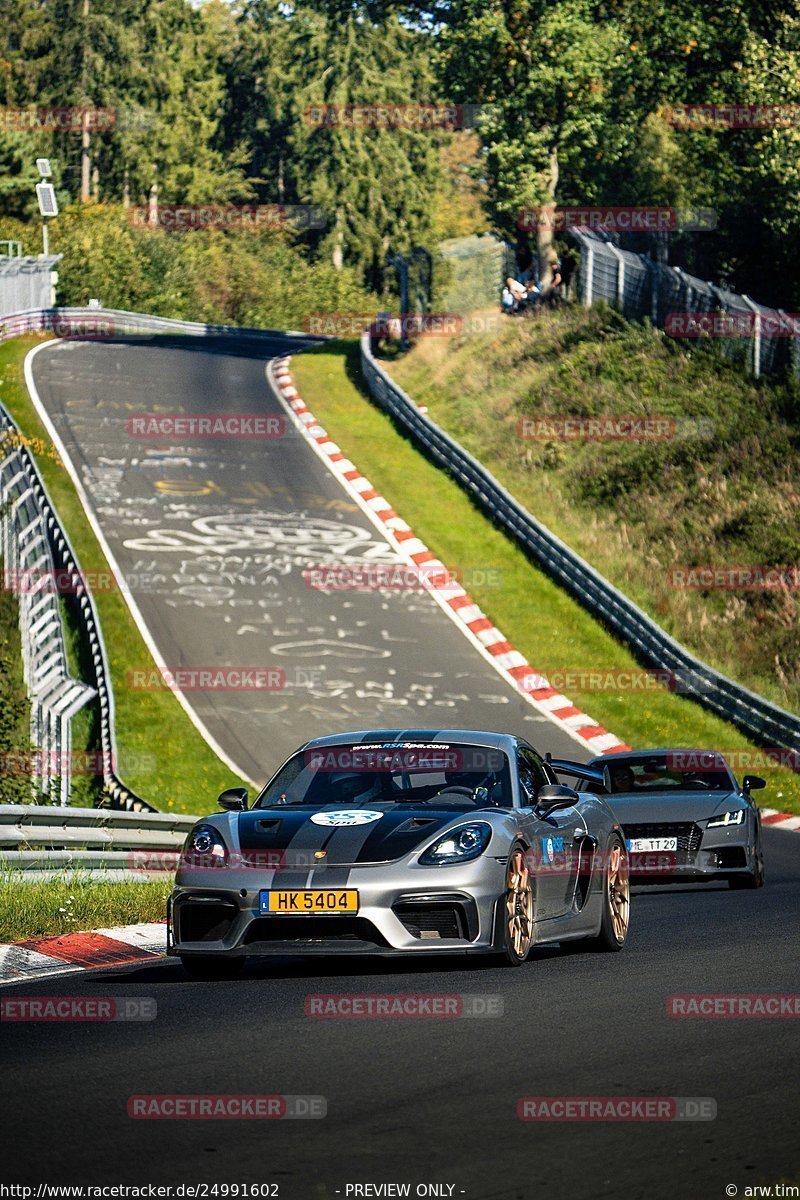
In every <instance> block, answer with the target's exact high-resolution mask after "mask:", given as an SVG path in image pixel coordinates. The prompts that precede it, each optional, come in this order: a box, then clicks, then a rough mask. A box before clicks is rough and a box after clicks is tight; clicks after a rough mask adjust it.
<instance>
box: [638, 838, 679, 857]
mask: <svg viewBox="0 0 800 1200" xmlns="http://www.w3.org/2000/svg"><path fill="white" fill-rule="evenodd" d="M628 849H629V850H630V852H631V854H652V853H653V851H658V850H677V849H678V839H677V838H676V837H662V838H656V837H653V838H629V839H628Z"/></svg>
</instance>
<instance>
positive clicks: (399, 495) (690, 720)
mask: <svg viewBox="0 0 800 1200" xmlns="http://www.w3.org/2000/svg"><path fill="white" fill-rule="evenodd" d="M292 369H293V373H294V376H295V380H296V383H297V387H298V389H299V391H300V394H301V395H302V396H303V398H304V399H305V401H306V402H307V404H308V405H309V407H310V408H311V410H312V411H313V412H314V414H315V416H317V417H318V418H319V420H320V422H321V423H322V424H323V425H324V426H325V428H326V429H327V431H328V433H329V434H330V436H331V437H332V438H333V440H334V441H335V442H336V443H337V444H338V445H339V446H341V448H342V450H343V451H344V453H345V454H346V455H347V456H348V457H349V458H352V459H353V461H354V462H355V463H356V464H357V466H358V467H359V469H360V470H361V471H363V472H364V474H365V475H366V476H367V477H368V478H369V479H370V480H371V482H372V483H373V485H374V486H375V487H376V488H377V489H378V491H379V492H381V494H382V495H384V496H385V497H386V499H387V500H388V501H389V503H390V504H391V505H392V506H393V507H395V508H396V509H397V511H398V512H399V513H400V514H401V516H402V517H403V519H404V520H406V521H408V523H409V524H410V525H411V526H412V528H413V529H414V531H415V532H416V533H417V535H418V536H419V537H420V538H422V540H423V541H424V542H425V543H426V544H427V545H428V546H429V547H430V549H431V550H432V551H433V552H434V553H435V554H436V555H437V556H438V557H439V558H440V559H441V560H442V561H443V562H444V563H446V564H447V565H448V567H450V568H451V569H453V570H456V569H457V570H458V572H459V577H460V578H461V579H462V580H463V584H464V587H465V588H466V589H467V591H468V592H470V594H471V595H472V596H473V597H474V599H475V600H476V601H477V603H478V604H479V605H480V606H481V608H482V609H483V610H484V612H486V614H487V615H488V616H490V617H491V619H492V620H493V622H494V623H495V624H496V625H497V626H498V628H499V629H501V630H502V631H503V633H504V634H505V635H506V637H507V638H508V639H509V640H510V641H511V642H512V643H513V644H514V645H515V646H516V647H517V649H519V650H520V651H521V653H523V654H524V655H525V656H526V657H527V659H528V661H529V662H530V663H531V664H532V666H534V667H535V668H536V669H537V670H539V671H541V672H542V673H543V674H545V675H547V674H551V675H554V674H557V673H559V672H567V671H573V672H581V673H582V674H583V676H584V677H585V674H586V672H587V671H595V672H597V671H599V672H604V673H607V672H614V671H628V670H637V668H638V667H639V664H638V663H637V661H636V660H635V659H634V658H633V656H632V655H631V654H630V653H629V651H628V650H627V649H626V648H625V647H624V646H622V645H620V644H619V643H618V642H617V641H616V640H615V639H614V638H613V637H612V636H611V634H610V633H608V632H607V631H606V630H605V629H604V628H603V627H602V626H601V625H600V624H598V622H596V621H594V620H593V619H592V618H591V617H590V616H589V615H588V614H587V613H586V612H585V611H584V610H583V609H582V608H581V607H580V606H579V605H578V604H577V603H575V601H573V600H572V599H570V597H569V596H567V595H566V593H565V592H563V591H562V590H561V589H560V588H558V587H557V586H556V584H555V583H553V581H552V580H550V579H549V578H548V577H547V576H546V575H544V574H543V573H542V572H541V571H539V570H538V569H537V568H536V567H535V566H533V565H532V564H531V563H530V561H529V560H528V559H527V558H526V557H525V555H524V554H523V553H522V551H521V550H520V549H518V548H517V547H516V546H515V545H514V544H513V543H512V542H511V541H510V540H509V539H508V538H507V537H506V536H505V534H504V533H502V532H501V531H500V530H499V529H497V528H495V527H494V526H493V525H492V524H491V523H490V522H489V521H488V520H487V519H486V518H485V517H484V516H483V515H482V514H481V513H480V512H479V511H478V510H477V509H476V508H475V506H474V505H473V504H472V502H471V501H470V500H469V499H468V497H467V496H466V495H465V494H464V492H462V491H461V489H460V487H459V486H458V485H457V484H456V483H455V482H454V481H453V480H451V479H449V478H448V477H447V476H446V475H445V474H444V473H443V472H442V471H440V470H439V469H438V468H437V467H435V466H433V464H431V463H430V462H428V460H427V459H426V458H424V456H423V455H422V454H420V453H419V452H418V451H417V450H416V449H415V448H414V447H413V445H412V444H411V443H410V442H409V441H408V439H407V438H405V437H404V436H403V434H402V433H401V432H400V431H399V430H398V429H397V428H396V427H395V426H394V424H393V422H392V421H391V420H390V418H389V417H387V416H386V415H385V414H384V413H383V412H381V411H380V410H379V409H378V408H376V407H375V406H374V405H373V404H372V403H371V401H370V400H369V398H368V396H367V394H366V392H365V390H364V389H363V388H362V385H361V369H360V364H359V350H358V346H357V345H355V344H350V343H345V342H334V343H328V344H327V345H325V346H324V347H318V348H316V349H314V350H311V351H308V352H306V353H304V354H302V355H298V356H297V357H295V358H294V359H293V364H292ZM567 694H568V695H569V696H570V699H572V700H573V702H574V703H575V704H577V705H578V706H579V707H580V708H583V709H584V710H585V711H586V712H588V713H589V714H590V715H591V716H592V717H594V718H595V719H596V720H597V721H598V722H599V723H600V724H601V725H604V726H605V727H606V728H608V729H611V730H612V731H613V732H614V733H615V734H616V735H617V736H618V737H620V738H622V739H623V740H625V741H627V742H629V743H630V744H631V745H632V746H669V745H672V746H697V747H714V748H717V749H719V750H721V751H727V752H729V753H733V752H750V753H752V755H753V759H754V763H753V767H752V772H753V773H759V774H763V775H764V776H765V778H766V779H767V780H768V784H769V786H768V789H767V790H766V791H764V792H761V793H759V799H760V800H761V802H762V803H763V804H764V805H765V806H769V807H774V808H780V809H783V810H786V811H790V812H800V777H799V776H797V775H795V774H794V773H793V772H791V771H787V770H775V769H769V770H767V769H764V770H759V769H757V768H758V767H759V766H761V765H763V763H762V762H761V759H763V755H761V756H760V752H759V750H758V748H757V747H756V746H755V745H754V743H752V742H750V741H749V740H748V739H747V738H746V737H745V736H744V735H743V734H741V733H739V732H738V731H737V730H736V729H734V728H733V727H732V726H731V725H729V724H728V723H727V722H725V721H721V720H719V719H718V718H717V717H715V716H713V715H712V714H711V713H708V712H707V711H706V710H704V709H703V708H701V707H700V706H699V705H698V704H695V703H693V702H692V701H690V700H688V699H686V698H685V697H682V696H678V695H675V694H673V693H670V692H668V691H666V690H665V689H663V688H657V689H654V690H648V691H646V692H639V693H635V692H630V691H619V690H617V691H613V690H607V689H604V690H586V689H581V688H578V689H573V690H572V691H571V692H568V693H567ZM540 749H541V750H546V749H547V747H546V746H541V747H540ZM744 773H746V771H742V770H738V771H737V774H738V775H740V776H741V775H742V774H744Z"/></svg>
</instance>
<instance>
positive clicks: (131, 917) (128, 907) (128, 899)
mask: <svg viewBox="0 0 800 1200" xmlns="http://www.w3.org/2000/svg"><path fill="white" fill-rule="evenodd" d="M171 890H172V880H171V879H168V878H166V877H165V879H164V880H163V881H162V880H159V881H158V882H157V883H152V882H148V883H135V882H131V883H111V882H109V883H104V882H103V881H102V880H95V879H90V878H88V877H86V878H81V877H80V876H78V875H76V876H73V877H72V879H48V880H46V881H45V880H43V881H42V882H41V883H37V882H36V881H34V882H33V883H28V882H27V881H24V880H21V879H15V878H14V876H13V874H12V875H9V876H6V877H4V878H2V879H0V942H19V941H22V940H23V939H25V938H33V937H44V936H46V935H55V936H60V935H62V934H65V933H79V932H81V931H84V930H87V929H108V928H110V927H111V926H115V925H135V924H137V923H138V922H140V921H162V920H163V919H164V916H165V915H166V910H167V907H166V906H167V896H168V895H169V893H170V892H171Z"/></svg>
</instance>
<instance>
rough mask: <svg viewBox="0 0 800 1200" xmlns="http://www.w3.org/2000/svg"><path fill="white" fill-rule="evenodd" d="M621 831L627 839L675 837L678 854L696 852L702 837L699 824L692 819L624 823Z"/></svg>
mask: <svg viewBox="0 0 800 1200" xmlns="http://www.w3.org/2000/svg"><path fill="white" fill-rule="evenodd" d="M623 833H624V834H625V837H626V838H628V839H630V838H672V837H674V838H677V839H678V853H679V854H680V853H683V854H696V853H697V851H698V850H699V849H700V842H701V841H702V838H703V831H702V829H701V828H700V826H699V825H695V824H694V822H693V821H683V822H680V823H674V822H673V823H669V822H665V823H662V824H658V823H656V822H654V823H653V824H652V825H651V824H647V825H626V826H625V828H624V830H623Z"/></svg>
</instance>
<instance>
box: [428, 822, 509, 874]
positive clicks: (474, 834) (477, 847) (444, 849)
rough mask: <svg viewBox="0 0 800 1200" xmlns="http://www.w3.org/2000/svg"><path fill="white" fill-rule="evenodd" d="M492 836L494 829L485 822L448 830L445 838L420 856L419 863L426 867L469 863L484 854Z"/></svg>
mask: <svg viewBox="0 0 800 1200" xmlns="http://www.w3.org/2000/svg"><path fill="white" fill-rule="evenodd" d="M491 836H492V827H491V825H487V824H486V823H485V822H484V821H474V822H472V823H471V824H469V825H459V827H458V829H450V830H448V831H447V833H446V834H445V835H444V837H441V838H439V841H438V842H434V843H433V845H432V846H429V847H428V849H427V850H425V851H424V852H423V853H422V854H421V855H420V856H419V861H420V862H421V863H422V865H423V866H425V867H435V866H441V864H442V863H461V862H469V861H470V860H471V859H473V858H479V857H480V856H481V854H483V852H484V850H485V849H486V847H487V846H488V845H489V839H490V838H491Z"/></svg>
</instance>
